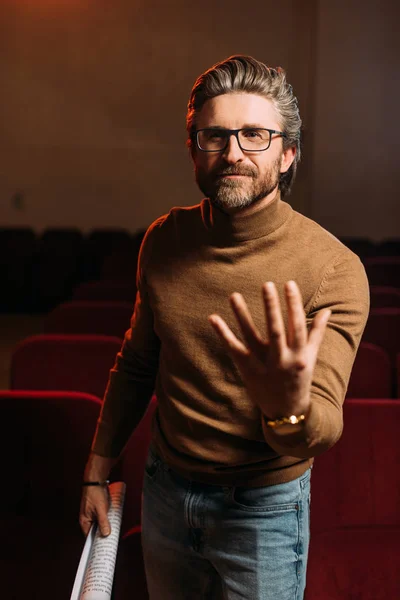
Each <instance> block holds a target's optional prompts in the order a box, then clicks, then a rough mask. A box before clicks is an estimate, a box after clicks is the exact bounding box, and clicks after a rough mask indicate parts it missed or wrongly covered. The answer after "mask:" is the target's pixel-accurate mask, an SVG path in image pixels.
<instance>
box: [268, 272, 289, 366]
mask: <svg viewBox="0 0 400 600" xmlns="http://www.w3.org/2000/svg"><path fill="white" fill-rule="evenodd" d="M262 289H263V296H264V306H265V317H266V321H267V331H268V337H269V344H270V349H271V352H272V353H274V354H275V356H279V357H280V356H282V353H283V351H284V349H285V347H286V333H285V326H284V323H283V318H282V312H281V305H280V302H279V296H278V292H277V290H276V287H275V284H274V283H273V282H272V281H268V282H267V283H265V284H264V285H263V288H262Z"/></svg>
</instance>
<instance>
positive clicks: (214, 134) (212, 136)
mask: <svg viewBox="0 0 400 600" xmlns="http://www.w3.org/2000/svg"><path fill="white" fill-rule="evenodd" d="M204 133H205V137H206V139H207V140H222V139H223V138H224V137H225V135H224V132H222V131H220V130H219V129H209V130H208V131H205V132H204Z"/></svg>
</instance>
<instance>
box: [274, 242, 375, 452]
mask: <svg viewBox="0 0 400 600" xmlns="http://www.w3.org/2000/svg"><path fill="white" fill-rule="evenodd" d="M324 308H330V309H331V311H332V314H331V316H330V318H329V322H328V325H327V328H326V331H325V335H324V338H323V340H322V343H321V346H320V349H319V353H318V357H317V362H316V366H315V369H314V374H313V381H312V386H311V406H310V411H309V414H308V416H307V420H306V424H305V425H304V426H303V429H302V431H299V432H293V433H290V432H288V433H278V432H277V431H274V430H273V429H271V428H270V427H268V426H267V425H266V423H265V419H264V418H263V422H262V426H263V432H264V437H265V440H266V441H267V443H268V444H269V445H270V446H271V447H272V448H273V449H274V450H275V451H276V452H278V453H279V454H281V455H288V456H294V457H298V458H310V457H314V456H318V455H319V454H322V453H323V452H325V450H328V449H329V448H331V447H332V446H333V445H334V444H335V443H336V442H337V441H338V440H339V439H340V437H341V435H342V431H343V409H342V407H343V402H344V399H345V395H346V391H347V386H348V383H349V379H350V374H351V370H352V368H353V363H354V360H355V357H356V353H357V349H358V346H359V344H360V340H361V336H362V334H363V331H364V328H365V325H366V322H367V318H368V313H369V284H368V279H367V276H366V273H365V269H364V266H363V264H362V263H361V261H360V259H359V258H358V256H356V255H355V254H353V253H352V252H350V251H347V250H346V251H345V252H343V253H341V255H340V257H338V258H337V259H336V260H335V261H334V262H333V264H331V265H330V266H329V267H328V269H327V270H326V272H325V275H324V277H323V279H322V281H321V283H320V285H319V287H318V290H317V292H316V294H315V296H314V298H313V300H312V301H311V307H310V310H309V311H308V312H307V326H308V327H310V324H311V321H312V319H313V318H314V317H315V315H316V314H317V313H318V311H320V310H322V309H324Z"/></svg>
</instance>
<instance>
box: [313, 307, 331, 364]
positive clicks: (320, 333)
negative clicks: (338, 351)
mask: <svg viewBox="0 0 400 600" xmlns="http://www.w3.org/2000/svg"><path fill="white" fill-rule="evenodd" d="M331 314H332V311H331V310H330V309H329V308H328V309H326V310H323V311H320V312H319V313H318V314H317V315H316V316H315V317H314V319H313V320H312V322H311V328H310V333H309V336H308V343H309V345H310V346H313V348H314V351H315V353H317V352H318V350H319V347H320V345H321V342H322V339H323V337H324V335H325V331H326V326H327V324H328V321H329V317H330V316H331Z"/></svg>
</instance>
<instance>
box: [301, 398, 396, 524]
mask: <svg viewBox="0 0 400 600" xmlns="http://www.w3.org/2000/svg"><path fill="white" fill-rule="evenodd" d="M343 422H344V428H343V434H342V436H341V438H340V439H339V441H338V442H337V443H336V444H335V445H334V446H333V447H332V448H330V449H329V450H327V451H326V452H324V453H323V454H322V455H320V456H317V457H316V458H315V460H314V467H313V471H312V480H311V481H312V483H311V530H312V531H321V530H324V529H327V530H328V529H331V528H333V527H347V526H353V527H354V526H366V525H368V526H371V525H372V526H373V525H385V526H390V525H395V526H399V525H400V511H399V505H400V504H399V503H400V478H399V477H398V470H399V464H400V444H399V426H400V402H399V401H398V400H393V399H391V400H385V399H359V400H358V399H348V400H346V401H345V402H344V405H343Z"/></svg>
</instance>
